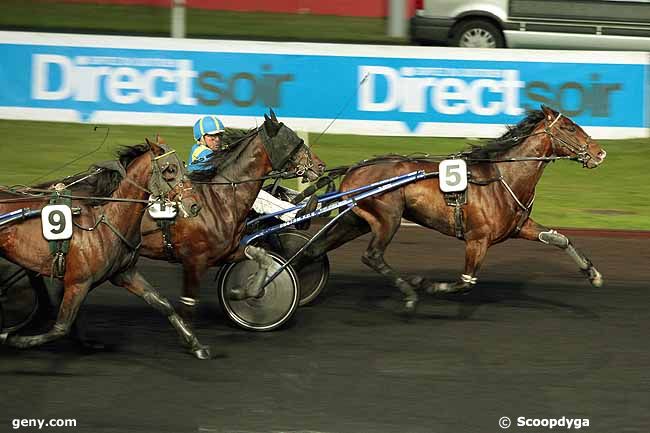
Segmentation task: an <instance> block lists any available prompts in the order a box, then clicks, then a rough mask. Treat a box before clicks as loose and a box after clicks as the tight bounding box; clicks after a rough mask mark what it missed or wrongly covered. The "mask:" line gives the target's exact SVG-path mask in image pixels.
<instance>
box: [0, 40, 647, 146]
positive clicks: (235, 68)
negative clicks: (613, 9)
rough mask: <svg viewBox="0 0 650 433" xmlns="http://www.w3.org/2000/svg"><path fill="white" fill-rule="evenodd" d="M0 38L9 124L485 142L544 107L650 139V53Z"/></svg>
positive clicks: (597, 131)
mask: <svg viewBox="0 0 650 433" xmlns="http://www.w3.org/2000/svg"><path fill="white" fill-rule="evenodd" d="M0 36H1V37H0V41H2V42H0V59H2V60H0V117H4V118H30V119H34V120H61V121H80V122H96V123H126V124H159V125H185V126H187V125H190V124H191V123H192V122H193V120H194V118H195V117H196V116H197V115H201V114H216V115H219V116H221V117H223V118H224V119H225V120H226V123H227V124H228V125H229V126H239V127H251V126H254V125H255V122H256V119H257V120H259V118H260V117H261V116H262V114H263V113H264V112H265V111H267V110H268V108H269V107H272V108H274V110H275V111H276V112H277V113H278V115H279V116H280V117H282V119H284V120H285V121H286V122H287V123H288V124H290V126H291V127H292V128H294V129H304V130H308V131H312V132H321V131H322V130H323V129H324V128H326V127H327V126H328V125H330V124H331V127H330V129H329V130H328V131H329V132H340V133H358V134H382V135H383V134H385V135H431V136H435V135H437V136H462V137H470V136H482V137H488V136H495V135H498V134H500V133H502V132H503V128H504V125H506V124H514V123H516V122H518V121H519V120H520V119H521V118H522V117H523V116H524V115H525V112H526V110H528V109H537V108H539V106H540V104H546V105H548V106H550V107H552V108H555V109H557V110H559V111H562V112H563V113H564V114H566V115H567V116H570V117H571V118H573V119H574V120H575V121H576V122H577V123H579V124H580V125H582V126H585V127H587V129H588V130H590V131H591V133H592V134H593V135H595V136H596V137H617V138H621V137H630V136H633V137H634V136H636V137H638V136H647V135H648V133H647V128H648V125H647V115H646V105H647V101H646V99H647V88H646V85H647V84H646V77H647V69H648V65H647V55H646V54H644V53H597V52H552V51H528V50H469V49H448V48H433V47H428V48H427V47H402V46H383V47H381V46H358V45H331V44H330V45H326V44H298V43H264V42H242V41H222V40H215V41H206V40H171V39H164V38H129V37H106V36H102V37H97V36H78V35H46V34H36V33H15V32H0ZM288 119H291V120H290V121H289V120H288ZM332 121H334V122H333V123H332Z"/></svg>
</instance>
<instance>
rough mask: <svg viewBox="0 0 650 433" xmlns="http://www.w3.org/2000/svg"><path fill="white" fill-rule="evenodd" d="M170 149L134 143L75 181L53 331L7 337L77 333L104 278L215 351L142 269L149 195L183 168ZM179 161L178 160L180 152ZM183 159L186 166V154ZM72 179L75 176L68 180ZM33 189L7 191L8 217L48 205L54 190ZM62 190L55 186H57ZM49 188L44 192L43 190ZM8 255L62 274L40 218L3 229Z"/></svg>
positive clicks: (1, 210) (13, 342) (22, 344)
mask: <svg viewBox="0 0 650 433" xmlns="http://www.w3.org/2000/svg"><path fill="white" fill-rule="evenodd" d="M169 154H170V152H167V149H166V148H165V147H163V146H159V145H158V144H156V143H150V142H148V141H147V143H146V144H141V145H136V146H131V147H126V148H124V149H123V150H122V151H120V152H119V154H118V156H119V160H118V161H113V162H112V163H108V164H102V165H101V167H103V169H102V170H99V171H98V172H96V173H94V175H93V176H90V177H88V178H87V179H81V176H79V178H77V179H76V182H75V185H74V186H71V185H70V188H69V189H68V190H67V191H69V192H65V193H63V194H64V195H68V197H70V198H72V203H71V207H72V208H79V209H80V214H79V215H78V216H73V217H72V218H73V221H72V224H73V236H72V238H71V239H70V243H69V251H68V252H67V255H66V256H65V261H66V264H65V266H64V267H63V268H62V269H60V271H61V272H62V281H63V300H62V302H61V304H60V307H59V312H58V316H57V318H56V322H55V323H54V325H53V327H52V329H51V330H50V331H48V332H46V333H44V334H41V335H33V336H23V335H18V334H7V333H4V334H1V335H0V342H3V343H4V344H6V345H9V346H14V347H18V348H28V347H32V346H37V345H41V344H44V343H47V342H49V341H52V340H55V339H57V338H60V337H62V336H64V335H66V334H68V333H69V331H70V329H71V326H72V324H73V322H74V320H75V317H76V316H77V313H78V311H79V307H80V306H81V304H82V302H83V300H84V299H85V297H86V295H87V294H88V293H89V291H90V290H91V289H92V288H94V287H96V286H97V285H99V284H101V283H103V282H104V281H111V282H112V283H113V284H115V285H117V286H120V287H124V288H126V289H127V290H129V291H130V292H131V293H133V294H135V295H137V296H139V297H141V298H142V299H144V300H145V301H146V302H147V303H148V304H149V305H151V306H152V307H154V308H155V309H156V310H158V311H160V312H161V313H163V314H164V315H165V316H167V318H168V319H169V321H170V322H171V324H172V325H173V327H174V328H175V329H176V330H177V331H178V333H179V335H180V336H181V338H182V339H183V340H184V342H185V343H186V345H187V346H188V348H189V349H190V350H191V352H192V353H193V354H194V355H195V356H196V357H197V358H200V359H206V358H208V357H209V356H210V353H209V350H208V348H207V347H206V346H203V345H201V344H200V343H199V341H198V339H197V338H196V337H195V336H194V334H193V332H192V331H191V329H190V328H189V327H188V326H187V325H186V324H185V323H184V322H183V320H182V319H181V318H180V317H179V316H178V315H177V314H176V312H175V311H174V309H173V307H172V306H171V304H170V303H169V301H167V300H166V299H165V298H164V297H162V296H161V295H160V294H159V293H158V292H157V291H156V290H155V289H154V288H153V287H152V286H151V285H150V284H149V283H148V282H147V281H146V280H145V279H144V278H143V277H142V276H141V275H140V273H139V272H138V271H137V270H136V268H135V266H134V265H135V261H136V259H137V254H138V248H139V244H140V242H141V233H140V223H141V219H142V215H143V213H144V211H145V208H146V207H147V205H148V201H147V199H148V197H149V196H150V195H153V196H161V195H163V194H164V193H166V191H165V190H164V188H162V187H161V186H160V185H163V184H165V183H166V182H169V181H170V180H173V178H174V177H175V176H176V174H175V173H180V172H181V170H180V169H179V167H178V166H177V167H175V168H174V167H173V165H174V164H167V166H166V167H165V168H163V169H161V167H160V166H159V162H158V161H159V159H161V158H166V157H167V155H169ZM176 159H177V158H176ZM178 164H182V162H181V161H180V160H178V163H177V164H176V165H178ZM66 181H69V180H68V179H66ZM30 191H39V190H38V189H36V188H34V189H31V190H26V191H24V192H22V193H21V192H6V191H5V192H0V215H2V214H6V213H8V212H11V211H17V210H18V211H20V210H21V209H27V210H29V209H31V210H35V209H41V208H43V206H44V205H46V204H47V203H48V201H47V200H48V199H49V198H50V194H48V195H47V196H45V197H44V198H43V197H39V196H38V194H32V193H31V192H30ZM50 191H51V193H54V190H50ZM41 192H42V191H41ZM0 255H2V256H3V257H4V258H6V259H7V260H9V261H11V262H13V263H15V264H17V265H18V266H21V267H23V268H25V269H27V270H28V272H29V271H31V272H33V273H35V274H37V275H40V276H41V283H42V276H52V275H53V273H56V272H55V268H56V266H55V263H53V254H52V253H51V252H50V248H49V244H48V241H46V240H45V239H44V235H43V232H42V228H41V219H40V218H30V219H26V220H24V221H18V222H13V223H10V224H6V225H3V226H2V227H0Z"/></svg>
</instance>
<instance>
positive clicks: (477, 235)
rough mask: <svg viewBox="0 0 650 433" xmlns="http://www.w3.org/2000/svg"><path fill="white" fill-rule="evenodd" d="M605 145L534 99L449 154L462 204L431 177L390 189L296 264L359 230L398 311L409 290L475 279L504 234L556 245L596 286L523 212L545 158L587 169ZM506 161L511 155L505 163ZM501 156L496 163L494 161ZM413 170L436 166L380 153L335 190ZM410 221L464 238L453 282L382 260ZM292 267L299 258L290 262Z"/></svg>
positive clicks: (583, 260)
mask: <svg viewBox="0 0 650 433" xmlns="http://www.w3.org/2000/svg"><path fill="white" fill-rule="evenodd" d="M605 156H606V152H605V151H604V150H603V149H602V148H601V147H600V146H599V145H598V144H597V143H596V142H595V141H593V140H592V139H591V138H590V137H589V136H588V135H587V134H586V133H585V132H584V131H583V130H582V128H580V127H579V126H578V125H576V124H575V123H574V122H573V121H571V120H570V119H568V118H567V117H565V116H563V115H561V114H559V113H557V112H555V111H553V110H552V109H550V108H548V107H545V106H542V109H541V110H538V111H533V112H530V114H529V115H528V116H527V117H526V118H525V119H523V120H522V121H521V122H520V123H519V124H517V125H516V126H515V127H512V128H509V130H508V132H506V133H505V134H504V135H503V136H502V137H500V138H498V139H496V140H494V141H492V142H490V143H488V144H487V145H486V146H484V147H474V148H473V149H472V150H471V151H468V152H465V153H463V154H460V155H456V157H459V158H463V159H465V160H466V161H467V165H468V171H469V172H470V175H471V176H469V185H468V188H467V199H466V204H464V205H462V206H460V210H461V212H458V211H455V210H454V209H455V207H454V206H448V205H447V203H446V201H445V197H444V196H443V193H442V192H441V190H440V186H439V178H437V177H431V178H428V179H425V180H420V181H417V182H415V183H411V184H408V185H406V186H404V187H401V188H398V189H395V190H392V191H390V192H387V193H384V194H381V195H377V196H372V197H370V198H368V199H365V200H363V201H361V202H360V203H359V205H358V206H357V207H356V208H354V209H353V212H354V214H352V213H348V214H346V215H345V216H343V217H342V218H341V220H340V222H338V223H337V224H336V225H334V226H333V227H332V229H331V230H330V231H329V232H328V233H327V234H326V235H325V236H323V237H321V238H320V239H318V240H317V241H315V242H314V244H312V246H311V247H310V248H309V249H308V250H307V251H306V253H305V255H304V256H303V257H302V259H301V263H304V262H308V261H309V260H312V259H313V258H314V257H319V256H320V255H322V254H324V253H325V252H327V251H329V250H332V249H334V248H337V247H339V246H341V245H343V244H344V243H345V242H348V241H349V240H352V239H354V238H356V237H358V236H360V235H362V234H365V233H367V232H369V231H372V239H371V240H370V244H369V245H368V248H367V250H366V251H365V253H364V254H363V256H362V261H363V263H365V264H366V265H368V266H369V267H371V268H372V269H374V270H375V271H377V272H379V273H380V274H382V275H385V276H387V277H389V278H391V279H392V281H393V282H394V283H395V285H396V286H397V287H398V288H399V289H400V290H401V291H402V292H403V293H404V295H405V300H406V305H405V309H406V312H410V311H412V310H413V309H414V308H415V306H416V303H417V301H418V295H417V293H416V289H418V288H420V289H425V290H426V291H427V292H428V293H448V292H462V291H467V290H469V289H470V288H471V287H472V286H474V285H475V284H476V282H477V276H476V275H477V272H478V270H479V267H480V265H481V262H482V261H483V259H484V258H485V254H486V253H487V250H488V248H489V247H490V246H492V245H494V244H497V243H499V242H503V241H505V240H506V239H509V238H521V239H528V240H531V241H536V242H542V243H544V244H547V245H553V246H556V247H559V248H562V249H564V250H565V251H566V252H567V253H568V254H569V256H570V257H571V258H572V259H573V260H574V261H575V262H576V263H577V265H578V267H579V268H580V270H581V271H582V272H583V273H584V274H585V275H586V276H587V277H588V279H589V281H590V282H591V283H592V284H593V285H594V286H596V287H599V286H601V285H602V276H601V274H600V273H599V272H598V270H596V268H595V267H594V266H593V264H592V263H591V262H590V261H589V259H588V258H587V257H585V256H584V255H583V254H582V253H580V252H579V251H577V250H576V249H575V248H574V246H573V244H572V243H571V241H570V240H569V239H568V238H567V237H566V236H564V235H562V234H560V233H558V232H556V231H554V230H551V229H549V228H547V227H544V226H542V225H540V224H538V223H536V222H535V221H533V219H532V218H530V211H531V209H532V203H533V198H534V196H535V186H536V185H537V182H538V181H539V179H540V178H541V176H542V173H543V171H544V168H545V167H546V165H547V164H548V162H549V161H550V160H554V159H556V158H563V157H565V158H571V159H575V160H578V161H580V162H582V164H583V166H584V167H586V168H595V167H597V166H598V165H600V164H601V163H602V162H603V160H604V159H605ZM507 160H511V161H516V162H505V161H507ZM495 161H503V162H495ZM415 170H424V171H426V172H437V171H438V163H437V162H433V161H431V160H427V159H423V158H421V159H416V158H407V157H398V156H395V157H392V156H388V157H383V158H378V159H375V160H370V161H366V162H364V163H361V164H359V165H358V166H356V167H352V168H351V169H350V170H349V171H348V172H347V173H346V175H345V177H344V179H343V181H342V183H341V187H340V189H341V191H348V190H351V189H354V188H356V187H360V186H363V185H367V184H370V183H372V182H376V181H379V180H382V179H386V178H390V177H393V176H397V175H400V174H406V173H409V172H412V171H415ZM402 218H405V219H407V220H409V221H413V222H415V223H418V224H420V225H422V226H424V227H428V228H431V229H434V230H437V231H439V232H441V233H444V234H446V235H448V236H457V237H459V238H462V239H464V241H465V245H466V246H465V269H464V271H463V273H462V274H461V276H460V278H459V279H458V281H456V282H454V283H444V282H436V283H434V282H430V281H427V280H425V279H424V278H421V277H417V276H416V277H410V278H408V277H404V276H401V275H399V274H398V273H397V272H395V271H394V270H393V269H392V268H391V267H390V266H388V264H387V263H386V262H385V260H384V251H385V250H386V248H387V247H388V244H389V243H390V241H391V240H392V238H393V236H394V234H395V232H396V231H397V229H398V228H399V226H400V223H401V219H402ZM296 267H297V268H299V267H300V263H298V264H296Z"/></svg>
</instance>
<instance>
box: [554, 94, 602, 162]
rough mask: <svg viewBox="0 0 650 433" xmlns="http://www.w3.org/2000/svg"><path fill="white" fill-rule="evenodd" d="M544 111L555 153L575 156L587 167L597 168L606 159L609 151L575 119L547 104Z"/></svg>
mask: <svg viewBox="0 0 650 433" xmlns="http://www.w3.org/2000/svg"><path fill="white" fill-rule="evenodd" d="M542 111H543V113H544V132H545V133H546V134H547V135H548V136H549V137H550V139H551V145H552V147H553V154H555V155H557V156H569V157H572V158H575V159H576V160H577V161H580V162H581V163H582V165H583V166H584V167H587V168H596V167H598V166H599V165H600V164H601V163H602V162H603V161H604V160H605V157H606V156H607V152H605V150H604V149H603V148H602V147H601V146H600V145H599V144H598V143H597V142H596V141H595V140H593V139H592V138H591V137H590V136H589V135H588V134H587V133H586V132H585V131H584V130H583V129H582V128H581V127H580V126H578V125H577V124H576V123H575V122H574V121H573V120H571V119H569V118H568V117H566V116H564V115H563V114H562V113H559V112H557V111H555V110H552V109H551V108H549V107H547V106H545V105H542Z"/></svg>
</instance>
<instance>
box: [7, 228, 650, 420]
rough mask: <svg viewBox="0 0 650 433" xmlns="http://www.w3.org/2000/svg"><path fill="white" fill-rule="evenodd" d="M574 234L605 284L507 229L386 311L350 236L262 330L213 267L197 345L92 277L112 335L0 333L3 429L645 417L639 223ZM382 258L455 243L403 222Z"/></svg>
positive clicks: (449, 260)
mask: <svg viewBox="0 0 650 433" xmlns="http://www.w3.org/2000/svg"><path fill="white" fill-rule="evenodd" d="M596 235H598V234H597V233H596ZM573 240H574V242H575V244H576V246H577V247H578V248H579V249H581V250H582V251H584V252H585V253H586V254H587V255H588V256H589V257H590V258H591V259H592V261H593V262H594V264H596V266H597V267H598V268H599V270H600V271H601V272H602V273H603V275H604V277H605V285H604V287H602V288H600V289H595V288H592V287H591V286H590V285H589V283H588V282H587V280H585V279H584V278H583V277H582V275H581V274H580V273H579V272H578V271H577V268H576V267H575V266H574V264H573V262H572V261H571V260H570V258H569V257H568V256H566V255H565V254H564V253H563V252H562V251H560V250H558V249H555V248H552V247H547V246H544V245H541V244H534V243H530V242H526V241H520V240H512V241H509V242H506V243H505V244H502V245H498V246H496V247H493V248H492V249H491V250H490V251H489V253H488V257H487V260H486V262H485V264H484V266H483V269H482V272H481V274H480V275H479V277H480V278H479V284H478V286H477V288H476V289H475V291H474V292H472V293H471V294H470V295H467V296H464V297H461V298H458V299H446V300H443V299H435V298H432V297H429V296H426V295H423V296H422V300H421V302H420V305H419V308H418V311H417V314H416V315H415V317H414V318H412V319H410V320H406V319H404V318H403V317H401V316H399V315H398V314H396V312H397V311H398V309H399V307H400V294H399V292H398V291H397V290H396V289H394V288H392V287H391V286H390V285H389V284H388V283H387V281H386V280H384V279H383V278H382V277H380V276H378V275H376V274H375V273H374V272H372V271H370V270H368V269H367V268H366V267H365V266H364V265H363V264H362V263H361V262H360V260H359V257H360V255H361V253H362V251H363V250H364V248H365V245H366V241H367V238H362V239H361V240H357V241H355V242H352V243H350V244H348V245H346V246H344V247H343V248H341V249H339V250H337V251H335V252H333V253H332V254H331V255H330V260H331V265H332V274H331V278H330V283H329V286H328V288H327V290H326V292H325V293H323V295H322V296H321V298H319V301H318V302H316V304H315V305H311V306H308V307H304V308H301V309H299V310H298V311H297V313H296V315H295V318H294V319H293V320H292V322H291V323H290V325H289V326H287V327H285V328H284V329H281V330H279V331H274V332H270V333H251V332H246V331H243V330H239V329H237V328H234V327H233V326H231V325H229V323H227V322H226V320H225V319H224V318H223V316H222V314H221V312H220V309H219V306H218V304H217V298H216V295H215V293H214V291H213V290H211V289H210V284H211V278H212V277H213V276H214V272H212V273H211V274H210V275H209V276H208V277H207V278H206V279H205V281H204V288H203V294H204V301H205V302H204V303H203V304H202V311H201V321H200V323H199V324H198V329H197V332H198V335H199V338H200V339H201V340H202V342H203V343H205V344H209V345H210V346H211V347H212V350H213V352H216V353H217V354H218V357H216V358H215V359H212V360H209V361H198V360H195V359H193V358H192V357H190V355H188V354H186V353H185V352H184V350H183V349H182V347H181V346H180V344H179V342H178V338H177V336H176V334H175V333H174V332H173V330H172V328H171V326H170V325H169V324H168V323H167V321H166V320H165V319H164V318H163V317H161V316H159V315H158V313H156V312H155V311H153V310H151V309H150V308H149V307H148V306H147V305H146V304H144V302H142V301H140V300H139V299H137V298H135V297H134V296H132V295H129V294H128V293H126V292H124V291H123V290H122V289H118V288H115V287H113V286H102V287H100V288H98V289H96V290H95V291H94V292H93V293H92V294H91V296H90V297H89V299H88V302H87V304H86V306H85V312H86V314H87V317H88V321H89V332H90V333H91V335H92V336H93V337H96V338H98V339H101V340H102V341H104V342H105V343H108V344H109V349H108V350H107V351H104V352H99V353H87V352H83V351H81V350H80V349H79V348H78V346H77V345H75V344H74V343H73V342H72V341H70V340H63V341H60V342H56V343H51V344H48V345H47V346H45V347H43V348H40V349H35V350H30V351H18V350H13V349H8V348H0V359H1V361H0V383H1V384H2V390H3V398H2V404H1V405H0V432H4V431H38V430H37V429H36V428H31V429H28V428H24V429H21V430H13V426H12V420H14V419H21V418H22V419H35V418H42V419H46V420H49V419H51V418H61V419H75V420H76V422H77V426H76V427H75V428H54V427H50V428H47V427H44V428H43V429H42V430H40V431H51V432H68V431H70V432H95V433H108V432H111V433H113V432H152V433H154V432H222V433H227V432H228V433H230V432H233V433H234V432H328V433H334V432H336V433H365V432H377V433H401V432H412V433H431V432H434V433H446V432H454V433H456V432H457V433H465V432H498V431H504V430H502V429H501V428H500V427H499V424H498V423H499V419H500V418H501V417H503V416H508V417H510V418H511V420H512V426H511V427H510V428H509V429H508V431H514V432H542V431H551V430H550V429H549V427H542V426H540V427H531V426H529V427H526V426H523V427H522V426H518V425H517V423H518V418H519V417H525V418H526V419H528V420H529V422H531V423H532V422H538V423H542V421H541V419H550V418H555V419H558V420H559V419H562V417H565V418H566V420H569V419H570V420H572V422H573V420H574V419H580V423H581V429H580V430H581V431H587V432H593V433H595V432H602V433H617V432H647V431H648V429H649V428H650V414H649V412H648V408H650V391H649V390H650V373H649V371H650V370H649V367H650V350H649V349H650V344H649V343H648V342H649V339H648V329H650V312H649V302H648V301H649V300H650V291H649V289H650V284H649V283H648V281H650V271H649V270H648V263H649V259H650V248H649V246H650V239H648V238H647V237H646V238H635V239H623V238H612V237H605V236H601V235H598V236H594V234H591V235H589V236H578V235H576V236H573ZM387 260H388V261H389V263H391V264H392V265H394V267H395V268H396V269H398V270H400V271H402V272H409V273H420V274H423V275H426V276H428V277H430V278H432V279H438V280H452V279H455V278H456V277H457V276H458V274H459V271H460V270H461V269H462V263H463V244H462V243H461V242H459V241H456V240H454V239H450V238H445V237H442V236H440V235H438V234H436V233H433V232H431V231H427V230H423V229H420V228H415V227H406V228H402V230H401V231H400V233H398V235H397V236H396V238H395V240H394V242H393V244H392V246H391V247H390V248H389V250H388V255H387ZM140 267H141V269H142V270H143V273H144V274H145V275H146V276H148V277H149V278H150V280H151V281H152V282H153V283H155V285H156V286H157V287H160V288H161V291H162V293H163V294H165V295H167V296H168V297H169V298H170V299H172V300H173V301H174V302H176V299H177V294H178V293H179V291H178V287H179V286H180V284H181V277H180V276H181V273H180V268H178V267H176V266H172V265H168V264H166V263H162V262H153V261H148V260H141V262H140ZM531 419H539V420H538V421H530V420H531ZM583 419H588V420H589V421H588V422H589V426H588V427H587V426H585V422H584V421H582V420H583ZM566 420H565V421H564V422H565V423H566ZM547 422H550V421H547ZM576 426H577V425H576V423H575V422H574V423H573V424H572V428H571V430H574V429H575V427H576ZM566 430H568V429H567V427H566V426H564V427H562V426H556V427H555V428H554V429H553V430H552V431H566Z"/></svg>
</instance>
